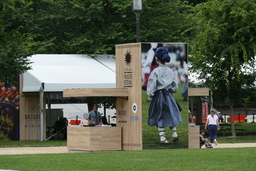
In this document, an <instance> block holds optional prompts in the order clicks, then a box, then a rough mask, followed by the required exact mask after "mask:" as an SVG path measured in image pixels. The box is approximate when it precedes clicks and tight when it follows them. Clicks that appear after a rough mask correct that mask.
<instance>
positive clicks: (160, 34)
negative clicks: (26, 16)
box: [29, 0, 187, 54]
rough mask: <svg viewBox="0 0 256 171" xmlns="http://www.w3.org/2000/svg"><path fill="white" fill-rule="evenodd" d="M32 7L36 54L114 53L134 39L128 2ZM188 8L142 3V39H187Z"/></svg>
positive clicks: (70, 0)
mask: <svg viewBox="0 0 256 171" xmlns="http://www.w3.org/2000/svg"><path fill="white" fill-rule="evenodd" d="M32 7H33V11H31V15H30V20H29V23H30V25H31V26H32V28H33V29H31V33H32V34H33V39H34V44H35V48H34V50H35V52H36V53H44V54H45V53H55V54H56V53H57V54H58V53H60V54H61V53H62V54H64V53H65V54H76V53H79V54H104V53H106V54H114V53H115V45H116V44H122V43H133V42H135V41H136V25H135V23H136V19H135V14H134V13H133V12H132V1H130V0H123V1H116V0H87V1H84V0H43V1H34V3H33V6H32ZM185 9H186V8H185V6H183V3H182V1H180V0H175V1H173V0H166V1H161V2H159V1H157V0H152V1H143V12H142V14H141V17H140V23H141V24H140V26H141V29H140V30H141V41H142V42H157V41H160V42H181V41H183V40H184V36H182V35H181V33H182V32H183V31H184V30H185V28H187V24H186V23H187V22H186V18H185V17H186V15H185Z"/></svg>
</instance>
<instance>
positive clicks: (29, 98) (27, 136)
mask: <svg viewBox="0 0 256 171" xmlns="http://www.w3.org/2000/svg"><path fill="white" fill-rule="evenodd" d="M20 83H21V84H20V92H21V93H20V141H39V140H40V108H39V104H40V101H39V93H22V80H21V78H20ZM44 104H45V99H44ZM44 106H45V105H44ZM45 134H46V110H45V109H44V139H45V138H46V135H45Z"/></svg>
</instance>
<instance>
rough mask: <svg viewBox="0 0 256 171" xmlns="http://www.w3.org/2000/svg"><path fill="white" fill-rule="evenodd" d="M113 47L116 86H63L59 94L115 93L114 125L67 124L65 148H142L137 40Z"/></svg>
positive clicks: (139, 68)
mask: <svg viewBox="0 0 256 171" xmlns="http://www.w3.org/2000/svg"><path fill="white" fill-rule="evenodd" d="M115 48H116V88H106V89H105V88H89V89H87V88H86V89H65V90H63V97H116V99H117V100H116V127H76V126H69V127H68V137H67V148H68V150H78V151H104V150H142V101H141V100H142V99H141V98H142V97H141V94H142V92H141V43H133V44H122V45H116V47H115Z"/></svg>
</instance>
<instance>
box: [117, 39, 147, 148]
mask: <svg viewBox="0 0 256 171" xmlns="http://www.w3.org/2000/svg"><path fill="white" fill-rule="evenodd" d="M116 87H117V88H127V89H128V90H129V94H128V100H125V99H120V98H119V99H117V102H116V115H117V117H116V118H117V120H116V122H117V126H120V127H122V129H123V150H142V102H141V98H142V97H141V93H142V92H141V43H134V44H122V45H116Z"/></svg>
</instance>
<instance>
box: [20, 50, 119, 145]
mask: <svg viewBox="0 0 256 171" xmlns="http://www.w3.org/2000/svg"><path fill="white" fill-rule="evenodd" d="M31 62H32V64H31V66H32V69H31V70H29V71H27V72H25V73H24V74H22V80H23V81H22V82H23V85H22V92H23V93H31V92H39V99H40V140H41V141H43V137H44V132H43V123H44V121H43V115H44V114H43V109H44V106H43V98H44V92H63V90H64V89H73V88H116V73H115V66H116V62H115V59H114V56H113V55H96V56H93V57H92V56H88V55H79V54H75V55H73V54H54V55H51V54H40V55H33V56H31Z"/></svg>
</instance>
